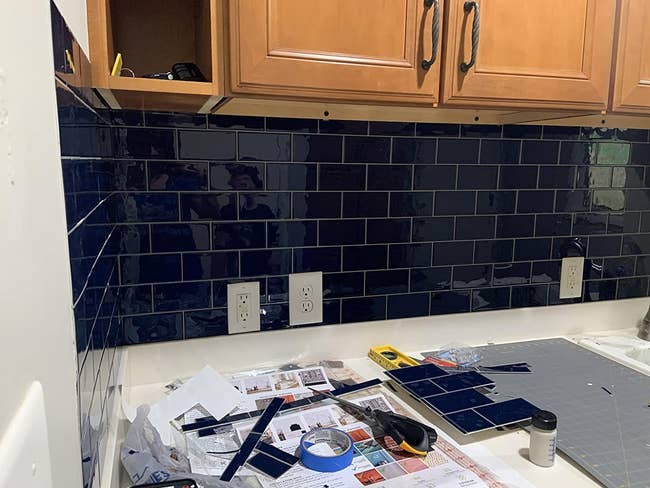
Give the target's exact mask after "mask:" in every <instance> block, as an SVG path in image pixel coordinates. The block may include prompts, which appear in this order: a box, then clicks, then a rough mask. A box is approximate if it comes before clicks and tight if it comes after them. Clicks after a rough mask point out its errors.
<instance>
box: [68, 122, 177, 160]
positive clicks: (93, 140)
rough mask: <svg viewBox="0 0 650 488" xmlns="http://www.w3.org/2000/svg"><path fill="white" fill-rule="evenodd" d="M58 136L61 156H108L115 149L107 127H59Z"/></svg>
mask: <svg viewBox="0 0 650 488" xmlns="http://www.w3.org/2000/svg"><path fill="white" fill-rule="evenodd" d="M116 130H117V129H116ZM59 137H60V143H61V155H62V156H83V157H110V156H112V155H113V154H114V151H115V149H116V148H115V146H113V145H112V144H111V143H112V141H111V130H110V129H109V128H108V127H60V128H59ZM171 149H172V150H173V141H172V146H171ZM116 154H117V155H122V154H123V153H122V152H118V153H116ZM172 157H173V156H172Z"/></svg>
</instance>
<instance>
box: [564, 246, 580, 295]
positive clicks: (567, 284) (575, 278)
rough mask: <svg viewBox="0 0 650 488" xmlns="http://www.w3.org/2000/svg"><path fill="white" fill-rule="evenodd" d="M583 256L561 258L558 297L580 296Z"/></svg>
mask: <svg viewBox="0 0 650 488" xmlns="http://www.w3.org/2000/svg"><path fill="white" fill-rule="evenodd" d="M584 265H585V258H583V257H582V256H578V257H575V258H564V259H562V274H561V275H560V298H577V297H581V296H582V275H583V269H584Z"/></svg>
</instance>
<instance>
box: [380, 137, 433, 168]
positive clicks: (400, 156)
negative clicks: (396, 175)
mask: <svg viewBox="0 0 650 488" xmlns="http://www.w3.org/2000/svg"><path fill="white" fill-rule="evenodd" d="M436 149H437V141H436V139H425V138H414V137H395V138H394V139H393V153H392V159H391V161H392V162H393V163H404V164H412V163H415V164H432V163H435V162H436Z"/></svg>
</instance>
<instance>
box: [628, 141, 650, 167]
mask: <svg viewBox="0 0 650 488" xmlns="http://www.w3.org/2000/svg"><path fill="white" fill-rule="evenodd" d="M630 164H650V144H632V150H631V152H630Z"/></svg>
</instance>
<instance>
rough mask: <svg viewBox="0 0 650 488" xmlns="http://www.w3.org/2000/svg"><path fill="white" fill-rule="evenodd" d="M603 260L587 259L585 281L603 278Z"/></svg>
mask: <svg viewBox="0 0 650 488" xmlns="http://www.w3.org/2000/svg"><path fill="white" fill-rule="evenodd" d="M603 262H604V260H603V259H585V264H584V272H583V279H585V280H599V279H600V278H602V277H603Z"/></svg>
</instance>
